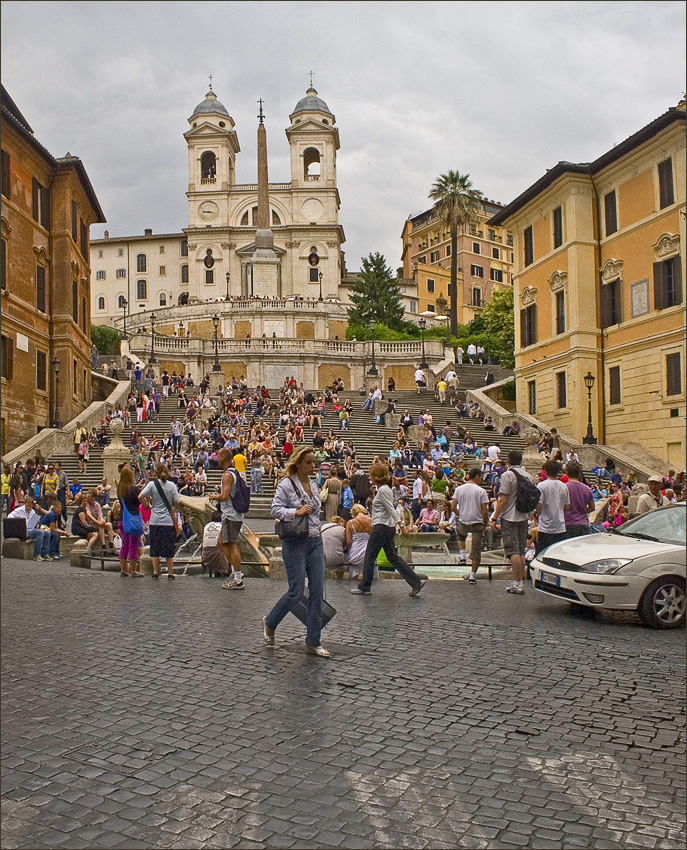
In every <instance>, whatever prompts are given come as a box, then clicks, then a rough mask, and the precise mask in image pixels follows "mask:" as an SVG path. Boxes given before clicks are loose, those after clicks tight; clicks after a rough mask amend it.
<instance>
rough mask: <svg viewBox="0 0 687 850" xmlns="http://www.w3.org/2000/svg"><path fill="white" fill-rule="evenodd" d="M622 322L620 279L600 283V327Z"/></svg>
mask: <svg viewBox="0 0 687 850" xmlns="http://www.w3.org/2000/svg"><path fill="white" fill-rule="evenodd" d="M620 322H622V306H621V287H620V279H619V278H618V279H617V280H612V281H611V282H610V283H602V284H601V327H602V328H608V327H610V326H611V325H618V324H620Z"/></svg>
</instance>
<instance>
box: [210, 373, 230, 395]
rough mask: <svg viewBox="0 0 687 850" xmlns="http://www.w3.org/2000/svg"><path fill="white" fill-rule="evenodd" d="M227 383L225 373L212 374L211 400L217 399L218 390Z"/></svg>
mask: <svg viewBox="0 0 687 850" xmlns="http://www.w3.org/2000/svg"><path fill="white" fill-rule="evenodd" d="M225 383H226V378H225V376H224V372H210V387H209V393H210V396H211V398H216V397H217V390H218V389H219V388H220V387H223V386H224V384H225Z"/></svg>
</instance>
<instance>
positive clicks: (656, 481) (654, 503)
mask: <svg viewBox="0 0 687 850" xmlns="http://www.w3.org/2000/svg"><path fill="white" fill-rule="evenodd" d="M646 483H647V485H648V487H649V492H648V493H642V495H641V496H640V497H639V498H638V499H637V509H636V511H635V512H636V513H637V514H645V513H648V512H649V511H653V510H655V509H656V508H661V507H663V506H664V505H669V504H670V502H669V501H668V499H666V497H665V496H664V495H663V493H662V492H661V488H662V487H663V479H662V478H661V477H660V476H659V475H652V476H651V477H650V478H647V480H646Z"/></svg>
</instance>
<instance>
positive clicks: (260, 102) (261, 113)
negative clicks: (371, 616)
mask: <svg viewBox="0 0 687 850" xmlns="http://www.w3.org/2000/svg"><path fill="white" fill-rule="evenodd" d="M264 102H265V101H264V100H263V99H262V98H260V100H258V103H259V104H260V112H258V118H259V119H260V123H261V124H262V123H263V119H264V118H265V113H264V112H263V111H262V105H263V103H264Z"/></svg>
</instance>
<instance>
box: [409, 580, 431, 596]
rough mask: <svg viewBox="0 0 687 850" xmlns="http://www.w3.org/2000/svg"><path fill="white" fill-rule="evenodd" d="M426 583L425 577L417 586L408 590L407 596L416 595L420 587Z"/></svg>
mask: <svg viewBox="0 0 687 850" xmlns="http://www.w3.org/2000/svg"><path fill="white" fill-rule="evenodd" d="M426 584H427V580H426V579H425V581H421V582H420V584H418V585H417V587H414V588H413V589H412V590H411V591H410V593H409V594H408V596H417V595H418V593H419V592H420V591H421V590H422V588H423V587H424V586H425V585H426Z"/></svg>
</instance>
